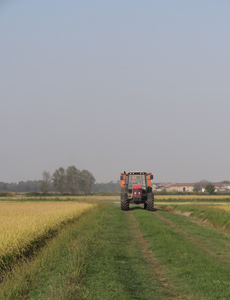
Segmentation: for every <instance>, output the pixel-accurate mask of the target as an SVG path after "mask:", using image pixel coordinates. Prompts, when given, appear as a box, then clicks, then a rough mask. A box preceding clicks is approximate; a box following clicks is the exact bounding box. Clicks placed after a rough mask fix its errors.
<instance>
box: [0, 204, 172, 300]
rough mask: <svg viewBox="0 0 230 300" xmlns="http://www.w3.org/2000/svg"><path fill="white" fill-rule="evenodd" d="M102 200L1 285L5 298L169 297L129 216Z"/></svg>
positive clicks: (69, 299)
mask: <svg viewBox="0 0 230 300" xmlns="http://www.w3.org/2000/svg"><path fill="white" fill-rule="evenodd" d="M129 214H132V212H127V213H124V212H122V211H121V210H120V209H119V208H114V207H113V206H112V205H99V207H98V208H96V209H94V210H91V212H88V214H86V215H85V216H82V217H81V218H80V220H79V221H78V222H76V223H75V224H71V225H67V226H66V228H65V229H63V230H62V231H61V232H60V234H59V235H58V236H57V237H55V238H54V239H53V240H52V241H50V242H49V244H48V245H47V246H46V247H45V248H44V249H43V250H42V251H41V252H40V253H39V254H38V255H37V256H36V257H34V258H33V259H31V260H29V261H27V262H25V263H21V264H20V265H18V266H17V267H15V269H14V270H13V272H12V274H9V275H8V276H6V277H5V280H4V282H3V283H2V284H1V286H0V299H1V300H2V299H4V300H7V299H12V300H13V299H14V300H15V299H31V300H32V299H33V300H35V299H44V300H45V299H53V300H60V299H62V300H73V299H81V300H82V299H93V300H94V299H103V300H104V299H146V300H147V299H149V300H150V299H167V296H168V295H169V293H168V292H166V291H164V289H163V288H162V286H161V283H160V282H159V281H158V280H157V276H156V275H155V273H154V272H153V271H152V265H151V264H150V263H149V262H148V261H146V260H145V258H144V257H143V253H142V246H141V245H140V243H139V240H138V237H137V236H136V234H135V230H134V228H133V223H132V220H131V218H130V215H129Z"/></svg>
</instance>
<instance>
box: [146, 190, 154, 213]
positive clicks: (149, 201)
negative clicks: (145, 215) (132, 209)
mask: <svg viewBox="0 0 230 300" xmlns="http://www.w3.org/2000/svg"><path fill="white" fill-rule="evenodd" d="M146 209H147V210H149V211H153V210H154V195H153V193H152V192H151V193H147V200H146Z"/></svg>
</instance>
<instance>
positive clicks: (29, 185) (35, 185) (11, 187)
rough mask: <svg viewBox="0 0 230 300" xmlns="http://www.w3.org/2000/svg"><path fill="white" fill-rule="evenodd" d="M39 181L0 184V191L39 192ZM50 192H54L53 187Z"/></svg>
mask: <svg viewBox="0 0 230 300" xmlns="http://www.w3.org/2000/svg"><path fill="white" fill-rule="evenodd" d="M40 184H41V180H33V181H32V180H27V181H19V183H5V182H0V191H9V192H15V193H27V192H39V191H40ZM50 190H54V188H53V186H51V187H50Z"/></svg>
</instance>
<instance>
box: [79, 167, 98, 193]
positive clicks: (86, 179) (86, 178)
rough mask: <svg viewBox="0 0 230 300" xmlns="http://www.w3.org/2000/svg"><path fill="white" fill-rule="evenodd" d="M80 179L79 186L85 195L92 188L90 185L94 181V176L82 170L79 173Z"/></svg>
mask: <svg viewBox="0 0 230 300" xmlns="http://www.w3.org/2000/svg"><path fill="white" fill-rule="evenodd" d="M80 175H81V181H80V188H81V191H82V192H84V193H85V194H86V195H89V194H90V193H91V190H92V186H93V184H94V183H95V178H94V176H93V174H92V173H90V172H89V171H88V170H82V171H81V173H80Z"/></svg>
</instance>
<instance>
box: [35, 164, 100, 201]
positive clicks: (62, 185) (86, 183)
mask: <svg viewBox="0 0 230 300" xmlns="http://www.w3.org/2000/svg"><path fill="white" fill-rule="evenodd" d="M94 183H95V178H94V176H93V174H92V173H91V172H89V171H88V170H79V169H77V168H76V167H75V166H70V167H68V168H67V169H66V170H65V169H64V168H62V167H60V168H59V169H56V170H55V172H54V173H53V175H52V176H51V175H50V173H49V172H47V171H44V172H43V173H42V180H41V183H40V190H41V192H42V193H44V194H47V193H48V192H49V190H50V186H51V184H53V186H54V188H55V190H56V191H58V192H59V193H60V194H64V193H66V192H68V193H70V194H71V195H78V194H82V193H83V194H85V195H89V194H90V193H91V191H92V186H93V184H94Z"/></svg>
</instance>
